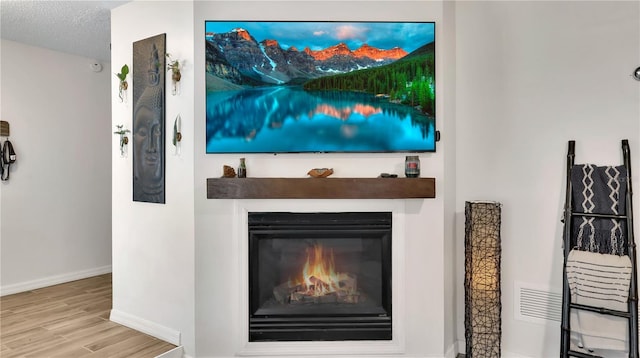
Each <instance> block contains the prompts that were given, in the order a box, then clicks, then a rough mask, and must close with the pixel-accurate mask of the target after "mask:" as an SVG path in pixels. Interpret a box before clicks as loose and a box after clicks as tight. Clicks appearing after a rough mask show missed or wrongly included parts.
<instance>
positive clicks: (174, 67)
mask: <svg viewBox="0 0 640 358" xmlns="http://www.w3.org/2000/svg"><path fill="white" fill-rule="evenodd" d="M167 60H168V62H167V71H171V94H172V95H174V96H175V95H176V94H179V93H180V79H182V73H180V61H179V60H174V59H172V58H171V54H170V53H167Z"/></svg>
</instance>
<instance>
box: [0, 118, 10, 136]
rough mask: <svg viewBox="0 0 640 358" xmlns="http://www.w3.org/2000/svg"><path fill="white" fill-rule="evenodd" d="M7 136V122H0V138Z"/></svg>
mask: <svg viewBox="0 0 640 358" xmlns="http://www.w3.org/2000/svg"><path fill="white" fill-rule="evenodd" d="M8 136H9V122H7V121H0V137H8Z"/></svg>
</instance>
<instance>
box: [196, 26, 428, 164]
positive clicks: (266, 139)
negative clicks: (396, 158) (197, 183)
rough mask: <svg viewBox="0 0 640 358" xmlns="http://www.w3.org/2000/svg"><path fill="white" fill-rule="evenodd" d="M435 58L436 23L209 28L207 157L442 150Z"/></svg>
mask: <svg viewBox="0 0 640 358" xmlns="http://www.w3.org/2000/svg"><path fill="white" fill-rule="evenodd" d="M435 51H436V47H435V23H434V22H303V21H297V22H282V21H279V22H264V21H206V22H205V60H206V61H205V63H206V68H205V76H206V96H207V97H206V151H207V153H297V152H352V153H355V152H363V153H368V152H432V151H435V142H436V139H435V138H436V130H435V123H436V122H435V115H436V108H435V103H436V98H435V96H436V95H435V94H436V82H435V79H436V76H435Z"/></svg>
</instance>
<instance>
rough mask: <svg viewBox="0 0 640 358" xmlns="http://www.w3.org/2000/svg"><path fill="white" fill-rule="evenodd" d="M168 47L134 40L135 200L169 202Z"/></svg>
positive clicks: (155, 40)
mask: <svg viewBox="0 0 640 358" xmlns="http://www.w3.org/2000/svg"><path fill="white" fill-rule="evenodd" d="M165 46H166V34H160V35H157V36H153V37H150V38H147V39H144V40H140V41H137V42H134V43H133V103H134V105H133V201H144V202H150V203H164V202H165V91H164V88H165V72H166V71H165V53H166V49H165V48H166V47H165Z"/></svg>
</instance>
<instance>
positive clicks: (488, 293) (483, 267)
mask: <svg viewBox="0 0 640 358" xmlns="http://www.w3.org/2000/svg"><path fill="white" fill-rule="evenodd" d="M500 206H501V205H500V203H497V202H492V201H467V202H466V203H465V238H464V248H465V249H464V253H465V255H464V256H465V260H464V263H465V275H464V301H465V310H464V326H465V329H464V331H465V340H466V345H467V347H466V356H467V357H483V358H485V357H486V358H495V357H500V336H501V333H502V329H501V321H500V319H501V318H500V317H501V310H502V304H501V302H500V254H501V248H500Z"/></svg>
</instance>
